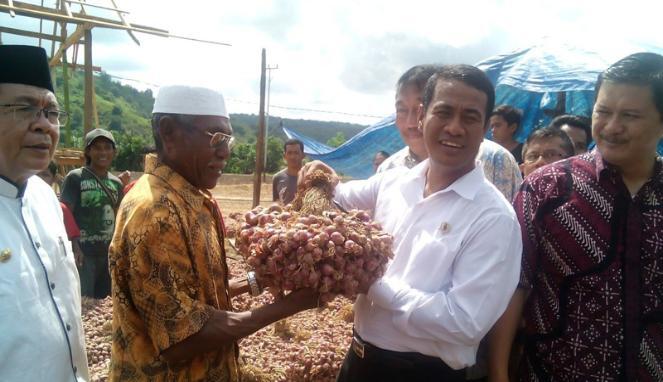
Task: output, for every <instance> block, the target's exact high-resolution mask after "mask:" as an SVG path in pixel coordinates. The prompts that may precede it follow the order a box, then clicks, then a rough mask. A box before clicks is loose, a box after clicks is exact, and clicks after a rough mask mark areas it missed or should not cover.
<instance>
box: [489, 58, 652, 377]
mask: <svg viewBox="0 0 663 382" xmlns="http://www.w3.org/2000/svg"><path fill="white" fill-rule="evenodd" d="M592 136H593V138H594V141H595V142H596V150H594V151H592V152H591V153H588V154H585V155H581V156H574V157H571V158H569V159H565V160H562V161H559V162H556V163H553V164H551V165H548V166H546V167H544V168H543V169H541V170H539V171H536V172H534V173H533V174H531V175H530V176H529V177H528V178H527V179H526V180H525V183H524V184H523V187H522V188H521V191H520V192H519V194H518V195H517V197H516V199H515V201H514V205H515V208H516V213H517V214H518V219H519V220H520V224H521V226H522V234H523V249H524V251H523V260H522V273H521V281H520V285H519V288H518V289H517V291H516V293H515V294H514V296H513V298H512V301H511V303H510V305H509V308H508V309H507V311H506V312H505V314H504V316H503V317H502V318H501V319H500V321H499V323H498V324H497V325H496V329H495V335H494V336H493V337H492V339H493V340H494V341H493V345H494V346H495V348H494V349H493V350H494V351H493V352H492V354H491V375H492V377H493V378H492V379H491V381H497V382H502V381H507V370H506V369H507V362H506V361H507V360H506V358H507V357H506V356H505V355H507V354H508V353H509V349H510V347H511V342H512V339H513V335H514V333H515V331H516V328H517V327H518V326H519V323H520V322H521V317H522V319H523V321H524V324H525V329H524V331H525V338H524V344H525V345H524V346H525V351H524V359H523V362H522V364H521V368H520V380H522V381H660V380H661V369H662V368H663V335H662V333H663V332H662V329H661V327H662V326H661V317H663V310H662V309H661V307H662V306H663V295H662V294H661V288H662V287H663V280H662V279H661V277H660V275H661V274H663V264H662V263H661V258H660V257H661V253H662V248H663V235H661V221H662V219H663V204H661V200H663V160H662V159H661V157H660V156H658V155H657V152H656V145H657V143H658V142H659V140H660V139H661V138H662V137H663V56H660V55H657V54H653V53H637V54H633V55H630V56H628V57H626V58H624V59H622V60H620V61H618V62H616V63H615V64H613V65H612V66H610V67H609V68H608V69H606V71H604V72H603V73H602V74H601V75H600V76H599V78H598V81H597V84H596V101H595V104H594V110H593V114H592ZM521 312H522V315H521ZM497 333H500V334H499V335H498V334H497ZM496 338H497V340H496Z"/></svg>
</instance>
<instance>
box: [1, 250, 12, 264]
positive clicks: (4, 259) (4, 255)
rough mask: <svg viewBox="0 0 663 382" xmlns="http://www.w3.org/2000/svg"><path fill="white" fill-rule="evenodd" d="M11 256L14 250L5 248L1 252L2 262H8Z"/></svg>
mask: <svg viewBox="0 0 663 382" xmlns="http://www.w3.org/2000/svg"><path fill="white" fill-rule="evenodd" d="M10 257H12V251H11V250H9V249H3V250H2V251H1V252H0V263H6V262H7V261H9V258H10Z"/></svg>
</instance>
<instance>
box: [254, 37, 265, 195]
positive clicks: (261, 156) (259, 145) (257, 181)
mask: <svg viewBox="0 0 663 382" xmlns="http://www.w3.org/2000/svg"><path fill="white" fill-rule="evenodd" d="M266 71H267V53H266V51H265V48H262V63H261V67H260V113H259V118H258V141H257V142H256V171H255V174H254V177H253V207H255V206H257V205H258V204H260V187H261V181H262V177H261V175H262V172H263V170H264V165H265V74H266V73H265V72H266Z"/></svg>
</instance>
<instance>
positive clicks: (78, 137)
mask: <svg viewBox="0 0 663 382" xmlns="http://www.w3.org/2000/svg"><path fill="white" fill-rule="evenodd" d="M68 74H69V105H70V110H69V111H70V114H71V118H70V122H69V123H70V125H71V133H72V137H71V139H67V135H66V129H64V128H63V129H62V140H61V146H63V147H81V146H82V142H83V139H82V135H83V105H84V93H85V91H84V86H83V85H84V82H83V80H84V76H83V73H82V72H80V71H71V70H70V71H69V72H68ZM54 76H55V86H56V95H57V97H58V100H59V101H60V103H62V104H63V105H64V91H63V88H64V81H63V78H62V71H61V68H57V69H56V70H55V73H54ZM94 88H95V93H96V97H97V98H96V100H97V113H98V117H99V126H100V127H102V128H105V129H109V130H111V131H112V132H113V135H115V137H116V140H117V141H118V156H117V158H116V160H115V162H114V166H115V168H116V169H118V170H123V169H131V170H140V163H141V162H140V158H141V157H142V155H143V154H142V153H143V152H144V150H145V149H146V148H147V147H149V146H151V145H152V142H153V141H152V130H151V127H150V118H151V114H152V106H153V104H154V96H153V94H152V91H151V90H149V89H148V90H145V91H139V90H137V89H135V88H133V87H131V86H127V85H123V84H121V83H120V82H118V81H115V80H113V79H112V77H111V76H109V75H108V74H106V73H100V74H95V78H94ZM230 119H231V122H232V126H233V129H234V131H235V133H234V134H235V136H236V137H237V142H238V145H237V147H236V148H235V149H234V150H233V156H232V157H231V160H230V162H229V164H228V167H227V169H226V170H227V171H228V172H241V173H250V172H252V171H253V163H254V162H255V147H254V146H255V141H256V136H257V130H258V116H257V115H253V114H231V115H230ZM281 124H282V125H283V126H285V127H288V128H290V129H292V130H294V131H296V132H298V133H301V134H304V135H306V136H309V137H311V138H313V139H315V140H317V141H319V142H322V143H327V142H330V140H331V142H334V143H335V144H338V143H339V139H340V142H342V141H343V137H345V139H349V138H351V137H353V136H354V135H355V134H357V133H358V132H360V131H361V130H363V129H364V128H365V127H366V126H363V125H357V124H351V123H344V122H327V121H315V120H303V119H287V118H279V117H275V116H270V118H269V132H268V136H269V143H268V153H267V162H268V163H267V171H269V172H273V171H276V170H278V168H280V167H281V166H282V160H281V157H282V147H281V146H282V144H283V141H284V140H285V139H286V136H285V134H284V133H283V130H282V129H281V128H280V127H279V126H281Z"/></svg>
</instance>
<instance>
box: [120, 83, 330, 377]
mask: <svg viewBox="0 0 663 382" xmlns="http://www.w3.org/2000/svg"><path fill="white" fill-rule="evenodd" d="M152 127H153V132H154V141H155V146H156V150H157V154H156V156H155V155H151V156H148V157H147V158H146V161H145V175H143V176H142V177H141V178H140V179H139V180H138V182H137V183H136V185H135V186H134V187H133V188H132V190H131V192H130V193H128V194H127V196H126V197H125V198H124V200H123V201H122V204H121V206H120V211H119V213H118V218H117V229H116V230H115V235H114V237H113V241H112V243H111V248H110V269H111V277H112V280H113V293H112V295H113V336H112V337H113V345H112V353H111V366H110V380H112V381H147V380H149V381H201V380H206V381H207V380H210V381H236V380H239V371H238V365H237V355H238V354H237V352H238V347H237V343H236V340H237V339H239V338H242V337H245V336H247V335H249V334H251V333H253V332H255V331H257V330H258V329H260V328H262V327H264V326H266V325H269V324H270V323H272V322H275V321H277V320H279V319H282V318H285V317H287V316H290V315H292V314H295V313H297V312H299V311H302V310H304V309H308V308H312V307H315V306H316V305H317V297H318V296H317V295H316V294H315V293H314V292H313V291H311V290H300V291H296V292H293V293H291V294H290V295H288V296H286V297H285V298H284V299H282V300H280V301H278V302H276V303H274V304H270V305H265V306H262V307H259V308H257V309H254V310H252V311H248V312H233V311H232V310H233V309H232V306H231V301H230V299H231V297H232V296H234V295H237V294H240V293H245V292H249V291H250V292H251V294H253V295H256V294H258V293H260V287H259V285H258V283H257V281H258V280H256V279H255V277H254V276H252V275H251V274H249V275H248V276H247V278H246V279H244V278H242V279H241V280H232V281H229V280H228V267H227V265H226V258H225V252H224V247H223V239H224V227H223V220H222V218H221V213H220V211H219V208H218V206H217V204H216V202H215V201H214V198H213V197H212V195H211V194H210V192H209V191H208V190H209V189H211V188H213V187H214V186H215V185H216V183H217V180H218V178H219V176H221V171H222V170H223V168H224V166H225V164H226V161H227V160H228V157H229V156H230V148H231V144H232V142H233V136H232V127H231V125H230V121H229V119H228V113H227V111H226V107H225V103H224V100H223V96H222V95H221V94H220V93H218V92H216V91H214V90H211V89H208V88H200V87H188V86H179V85H175V86H166V87H162V88H161V89H160V91H159V93H158V95H157V99H156V102H155V104H154V111H153V119H152Z"/></svg>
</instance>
